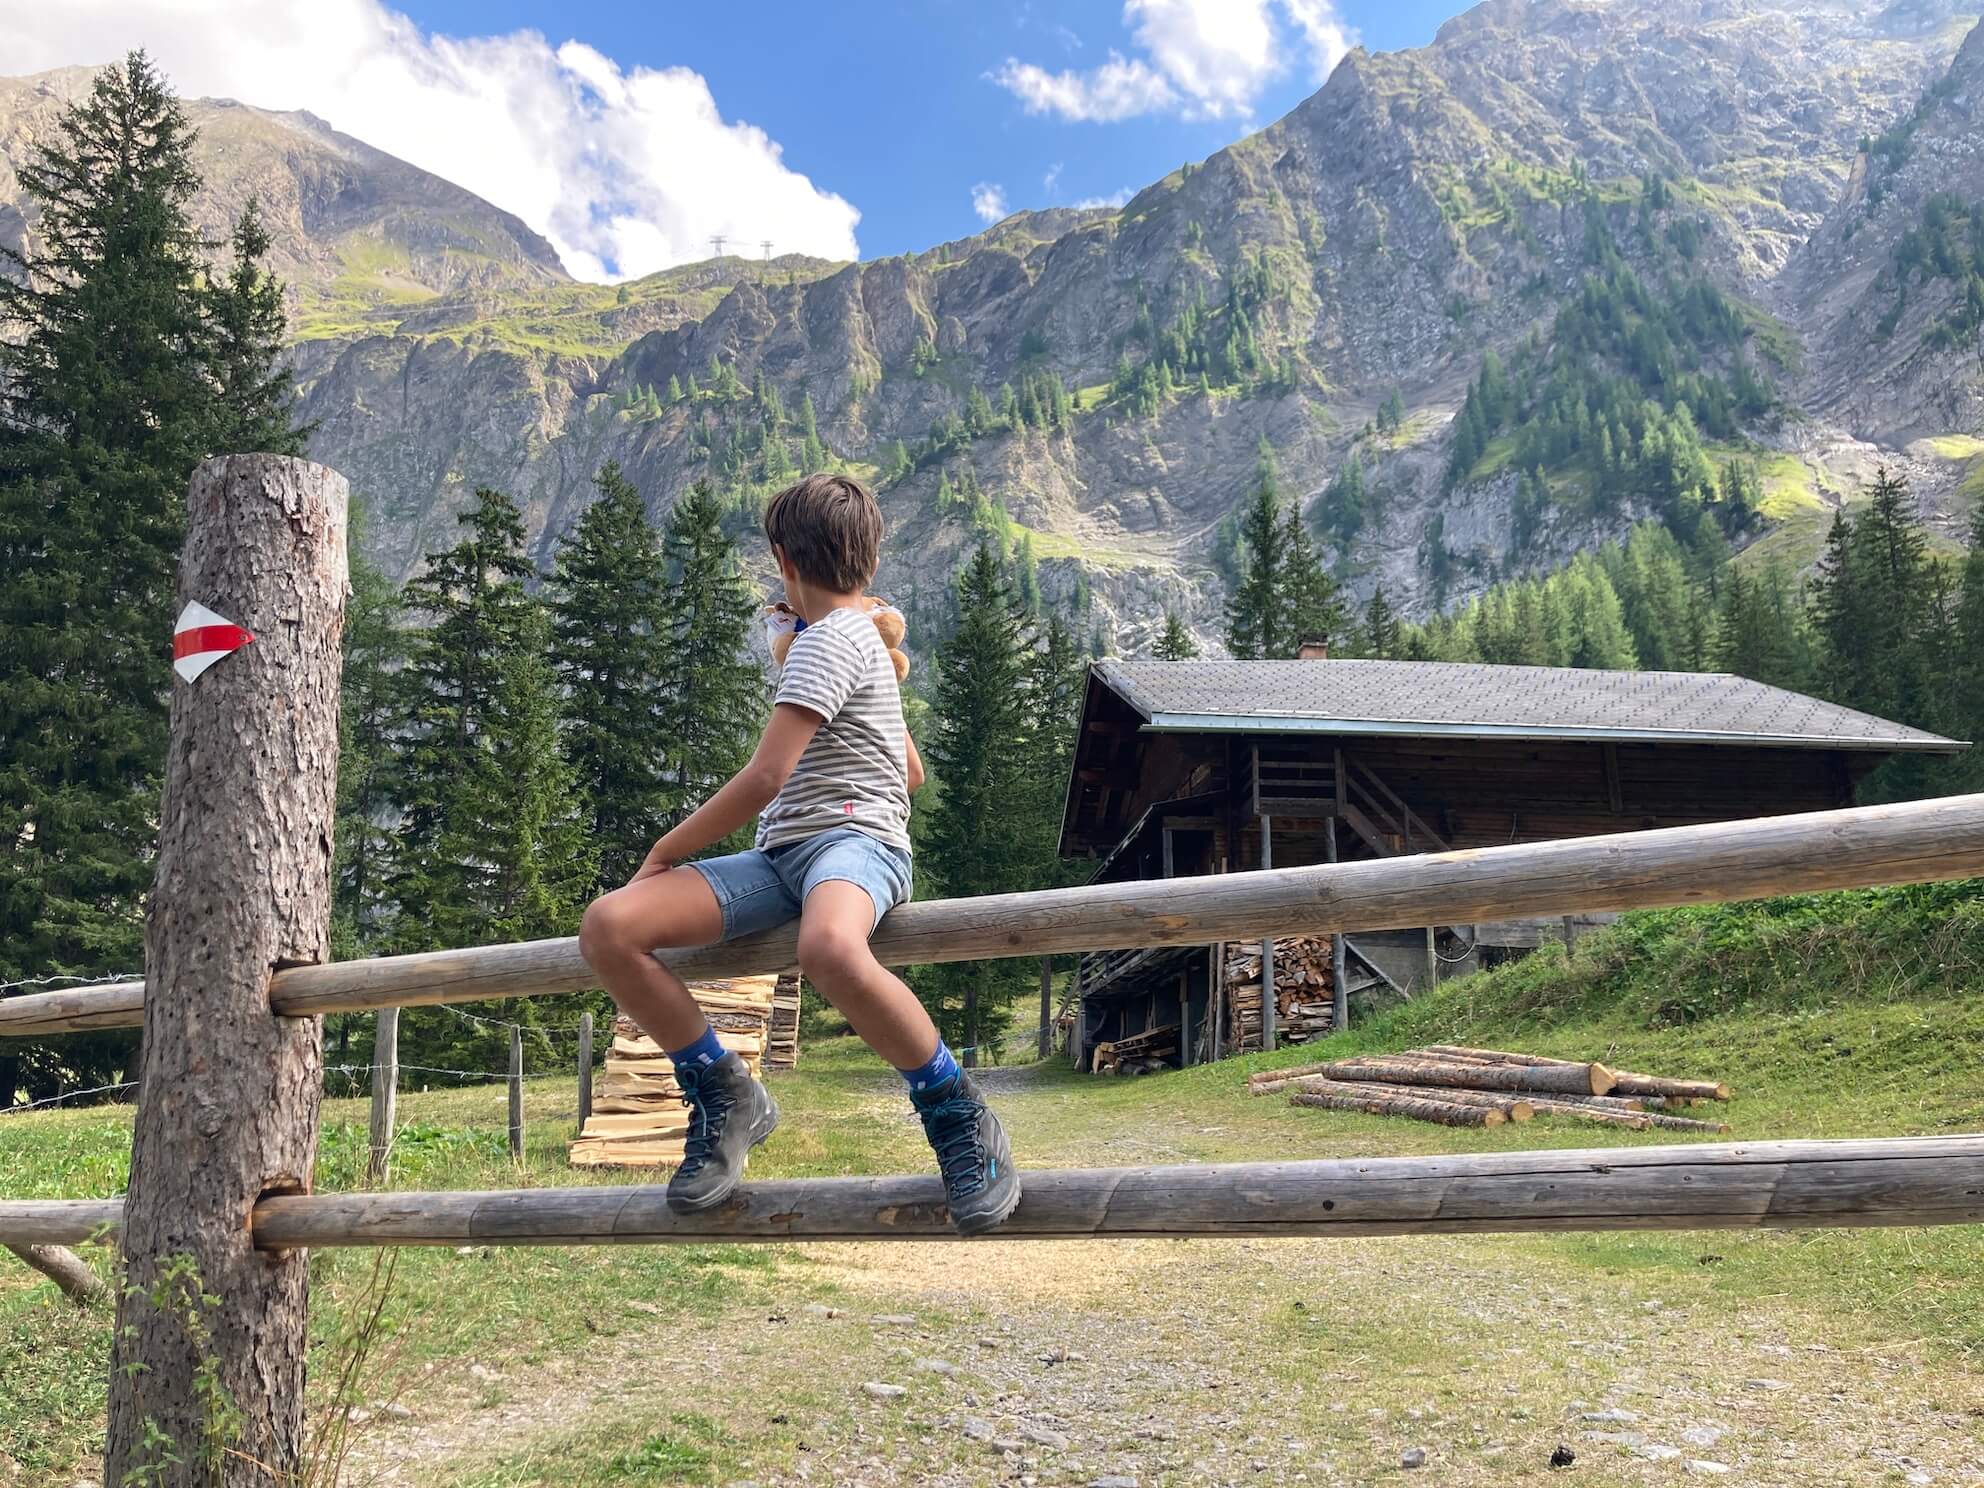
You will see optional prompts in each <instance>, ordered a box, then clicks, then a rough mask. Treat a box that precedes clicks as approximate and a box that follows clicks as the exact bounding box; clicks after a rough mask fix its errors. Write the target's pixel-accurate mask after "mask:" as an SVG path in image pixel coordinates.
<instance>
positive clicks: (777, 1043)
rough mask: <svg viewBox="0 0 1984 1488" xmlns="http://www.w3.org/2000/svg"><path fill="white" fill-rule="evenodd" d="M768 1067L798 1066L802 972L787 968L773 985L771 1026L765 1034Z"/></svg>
mask: <svg viewBox="0 0 1984 1488" xmlns="http://www.w3.org/2000/svg"><path fill="white" fill-rule="evenodd" d="M766 1040H767V1041H766V1044H765V1068H766V1069H767V1070H789V1069H797V1068H798V1067H799V973H798V972H796V971H788V972H786V973H785V974H784V975H783V976H781V977H780V978H779V979H778V984H777V985H776V986H774V987H773V988H772V1022H771V1030H770V1032H769V1033H768V1034H767V1035H766Z"/></svg>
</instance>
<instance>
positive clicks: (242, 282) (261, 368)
mask: <svg viewBox="0 0 1984 1488" xmlns="http://www.w3.org/2000/svg"><path fill="white" fill-rule="evenodd" d="M229 246H230V247H231V248H232V250H233V259H232V261H231V263H230V264H229V266H228V271H227V274H226V275H225V276H224V277H222V278H220V279H219V280H217V281H216V282H215V283H214V284H213V285H212V286H211V287H209V288H208V290H207V291H206V295H205V301H206V310H207V339H208V347H209V349H208V356H209V359H210V365H211V367H212V368H213V376H214V381H215V384H216V387H215V392H216V394H217V397H216V399H215V407H214V414H215V417H214V429H213V434H212V441H213V444H212V448H213V449H214V450H215V451H216V452H218V453H221V454H247V453H250V452H253V453H259V454H269V455H300V454H302V453H303V441H304V439H305V438H306V437H307V435H308V434H309V432H310V431H309V430H307V429H299V428H298V427H297V425H296V379H295V375H294V374H293V373H292V372H291V371H290V368H289V363H288V361H287V359H285V357H284V356H283V338H284V336H285V335H286V334H287V332H288V322H287V321H286V320H285V318H284V316H283V309H282V284H281V282H280V281H278V280H277V279H276V278H275V277H274V276H273V275H271V274H269V273H268V272H267V271H266V270H265V269H264V268H263V267H262V261H263V260H264V259H265V258H266V257H267V256H268V252H269V233H268V229H267V228H266V227H265V226H264V225H263V223H262V208H261V204H260V203H259V202H258V201H257V200H256V199H255V198H254V197H252V196H251V197H249V198H248V205H247V206H246V207H245V208H244V209H243V210H242V213H241V218H240V220H239V221H238V222H236V223H235V225H234V233H233V235H232V237H231V238H230V239H229Z"/></svg>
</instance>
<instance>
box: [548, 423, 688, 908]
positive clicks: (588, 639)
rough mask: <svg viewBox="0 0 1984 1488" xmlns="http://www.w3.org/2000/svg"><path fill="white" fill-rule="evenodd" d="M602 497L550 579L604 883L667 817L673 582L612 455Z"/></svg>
mask: <svg viewBox="0 0 1984 1488" xmlns="http://www.w3.org/2000/svg"><path fill="white" fill-rule="evenodd" d="M594 484H595V485H596V486H597V487H598V488H599V499H598V500H597V501H595V502H593V504H592V505H591V506H589V507H587V508H586V510H585V511H584V513H583V514H582V515H581V516H580V517H579V520H578V522H577V523H576V524H575V525H574V526H573V528H572V530H571V532H570V533H569V534H568V535H567V537H566V538H565V540H564V542H563V543H561V544H560V545H559V548H558V556H557V560H556V566H555V568H554V569H553V571H552V574H551V578H550V581H549V582H548V584H547V585H546V592H547V597H548V599H549V603H550V610H551V617H552V629H551V643H550V654H551V663H552V667H553V669H554V670H555V672H556V674H557V677H558V681H559V682H560V684H561V685H562V687H563V690H564V708H563V714H564V722H563V745H564V751H565V755H566V757H567V758H568V759H569V760H570V761H571V766H572V773H573V777H574V781H575V786H576V789H577V791H578V793H579V796H580V798H581V799H582V800H583V801H584V802H585V803H586V808H587V811H588V813H589V828H588V836H589V837H590V839H591V840H592V841H593V842H594V843H596V844H597V846H598V855H599V870H600V878H601V885H602V886H606V885H616V884H619V883H623V882H625V881H626V879H627V878H628V877H629V876H630V875H631V874H632V873H633V871H634V869H635V868H637V867H639V866H640V862H641V859H642V858H643V857H645V856H646V854H647V850H648V848H649V847H650V846H652V845H653V843H654V840H655V839H656V838H657V837H659V836H660V835H661V834H662V833H663V832H664V831H666V830H667V828H668V822H669V818H670V807H671V804H672V803H673V801H674V799H675V798H674V796H673V794H672V787H671V783H670V777H669V774H668V768H667V754H668V742H669V741H668V734H667V731H666V728H665V726H664V723H663V720H662V710H663V699H664V696H665V687H666V679H667V677H668V675H669V658H668V650H667V629H668V586H667V579H666V574H665V570H664V568H663V564H662V557H661V543H660V540H659V539H658V538H657V536H656V535H655V531H654V528H653V527H651V526H650V525H649V523H648V519H647V512H646V510H645V508H644V507H643V505H642V502H641V496H640V493H639V492H638V491H637V490H635V489H634V486H633V484H632V482H630V481H628V480H627V478H626V477H625V476H624V475H622V474H621V472H620V466H619V465H618V463H617V462H613V461H608V462H607V464H606V465H605V466H604V467H603V468H602V469H601V470H600V472H599V474H598V476H597V477H596V478H595V480H594Z"/></svg>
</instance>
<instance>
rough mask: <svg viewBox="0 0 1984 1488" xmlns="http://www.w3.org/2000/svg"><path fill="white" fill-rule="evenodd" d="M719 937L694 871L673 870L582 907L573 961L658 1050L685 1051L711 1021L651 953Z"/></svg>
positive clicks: (717, 913)
mask: <svg viewBox="0 0 1984 1488" xmlns="http://www.w3.org/2000/svg"><path fill="white" fill-rule="evenodd" d="M862 903H864V904H865V903H867V898H866V896H865V895H864V896H863V898H862ZM722 937H723V910H722V908H721V907H720V906H719V905H718V904H717V902H716V892H715V891H714V890H713V889H711V888H710V885H709V880H708V879H706V878H704V877H703V876H702V874H700V873H698V872H696V870H695V869H693V868H671V869H669V870H668V871H667V872H666V873H657V874H655V875H654V876H653V877H652V878H643V879H640V880H639V881H637V882H635V883H630V884H628V885H627V886H626V887H625V888H623V889H615V890H613V892H612V893H610V894H602V895H600V897H599V898H597V899H595V900H593V902H592V903H591V904H589V905H587V906H586V912H585V918H584V919H583V920H582V921H581V922H580V924H579V954H580V955H581V956H583V957H585V960H586V965H588V966H590V967H591V968H592V969H593V971H594V972H595V973H596V974H597V975H598V977H599V981H600V985H601V986H603V987H605V988H606V990H607V991H608V992H610V993H612V994H613V1000H614V1001H615V1002H616V1003H618V1004H619V1005H620V1010H621V1011H622V1012H623V1013H625V1014H626V1015H627V1016H628V1017H630V1018H632V1019H633V1020H634V1021H635V1022H636V1023H638V1024H639V1025H640V1026H641V1031H642V1032H643V1033H645V1034H647V1036H648V1037H649V1038H651V1039H653V1040H654V1041H655V1042H656V1043H657V1044H659V1045H661V1047H662V1048H663V1049H667V1050H675V1049H686V1048H687V1047H688V1046H689V1045H691V1044H693V1043H695V1042H696V1040H697V1039H699V1038H701V1037H702V1036H703V1030H704V1029H706V1028H708V1027H709V1019H708V1018H706V1017H704V1016H703V1010H702V1008H701V1007H700V1006H698V1005H697V1002H696V999H695V998H694V997H693V996H691V995H690V993H689V989H688V988H687V987H685V986H684V985H683V984H682V978H680V977H678V976H677V975H676V974H675V973H674V972H672V971H670V970H669V969H668V968H667V967H666V966H663V965H662V964H661V963H660V962H659V961H657V960H655V958H654V956H653V954H652V952H654V951H655V950H656V949H658V948H659V947H662V946H694V945H708V944H710V943H711V942H712V941H716V940H720V939H722ZM905 990H907V989H905ZM918 1011H921V1009H918ZM926 1021H927V1020H926Z"/></svg>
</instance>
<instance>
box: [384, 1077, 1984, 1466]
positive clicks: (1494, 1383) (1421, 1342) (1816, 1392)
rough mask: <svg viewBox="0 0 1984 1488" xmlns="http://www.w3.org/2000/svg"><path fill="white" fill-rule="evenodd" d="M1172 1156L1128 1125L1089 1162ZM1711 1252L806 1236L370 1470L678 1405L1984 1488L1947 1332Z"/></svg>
mask: <svg viewBox="0 0 1984 1488" xmlns="http://www.w3.org/2000/svg"><path fill="white" fill-rule="evenodd" d="M994 1073H995V1076H996V1077H997V1078H999V1079H1001V1080H1002V1081H1003V1080H1006V1079H1010V1078H1013V1076H1011V1075H1008V1074H1005V1073H1004V1072H994ZM1105 1149H1106V1150H1105ZM1164 1155H1165V1154H1164V1153H1163V1152H1162V1151H1161V1150H1141V1151H1140V1150H1138V1144H1137V1142H1136V1141H1135V1139H1134V1138H1123V1137H1121V1136H1118V1137H1116V1138H1115V1139H1113V1140H1111V1141H1108V1142H1106V1143H1102V1144H1099V1145H1098V1150H1097V1152H1096V1153H1095V1155H1094V1158H1093V1160H1094V1161H1097V1162H1104V1161H1108V1162H1126V1161H1140V1160H1151V1159H1155V1158H1159V1157H1162V1156H1164ZM1796 1243H1798V1242H1797V1241H1796V1239H1795V1238H1790V1237H1786V1236H1781V1235H1769V1234H1765V1235H1754V1236H1753V1235H1743V1236H1728V1237H1722V1238H1719V1239H1718V1240H1717V1241H1716V1245H1717V1246H1718V1247H1719V1248H1720V1249H1725V1250H1726V1249H1728V1248H1729V1247H1730V1246H1731V1245H1736V1244H1764V1245H1771V1244H1796ZM1714 1259H1715V1256H1714V1255H1713V1254H1712V1253H1711V1254H1705V1255H1704V1257H1703V1262H1704V1264H1703V1267H1702V1273H1701V1276H1699V1277H1696V1276H1692V1275H1686V1274H1683V1275H1677V1274H1676V1273H1675V1272H1674V1270H1672V1269H1671V1268H1654V1267H1647V1268H1642V1269H1639V1270H1635V1269H1633V1268H1631V1267H1611V1268H1606V1267H1599V1266H1594V1265H1591V1264H1589V1263H1587V1262H1586V1261H1584V1260H1581V1259H1579V1258H1578V1257H1577V1256H1575V1255H1573V1254H1569V1253H1567V1250H1566V1243H1565V1242H1564V1241H1562V1240H1555V1239H1546V1238H1533V1237H1509V1238H1494V1239H1480V1238H1476V1239H1466V1240H1463V1239H1437V1238H1436V1239H1397V1240H1350V1241H1338V1242H1328V1241H1312V1240H1254V1241H1226V1240H1218V1241H1214V1240H1201V1241H1191V1242H1185V1241H1151V1240H1129V1241H1111V1242H1097V1241H1082V1242H1024V1243H1022V1242H1014V1243H1011V1244H1003V1245H1002V1244H998V1243H988V1244H979V1245H974V1246H971V1247H969V1248H962V1247H957V1246H950V1245H942V1244H899V1245H829V1246H815V1247H810V1248H808V1249H807V1250H806V1251H805V1252H803V1253H801V1252H799V1251H794V1252H791V1253H789V1255H788V1257H787V1260H786V1262H785V1264H784V1267H783V1274H782V1277H781V1280H780V1282H779V1283H778V1284H777V1285H778V1287H779V1293H778V1294H779V1295H780V1296H785V1295H788V1294H789V1295H790V1297H791V1298H792V1300H790V1301H778V1302H774V1303H773V1304H771V1305H770V1306H766V1305H762V1304H753V1303H747V1302H743V1301H737V1302H734V1303H729V1304H724V1305H723V1307H722V1311H721V1312H720V1314H719V1315H717V1316H715V1317H712V1318H711V1319H709V1320H708V1321H707V1322H705V1323H704V1324H702V1325H701V1326H699V1327H697V1328H695V1329H694V1330H693V1331H689V1330H684V1329H682V1328H681V1327H679V1326H678V1325H676V1324H674V1323H664V1322H662V1321H661V1320H659V1319H656V1320H655V1321H654V1322H653V1324H652V1326H648V1325H645V1324H643V1322H642V1317H641V1309H642V1307H643V1304H642V1303H641V1302H640V1301H639V1300H634V1301H632V1302H630V1304H629V1308H630V1310H629V1311H628V1312H627V1313H626V1314H625V1317H626V1319H627V1320H628V1323H629V1326H627V1327H625V1328H624V1329H623V1330H622V1331H620V1332H619V1334H618V1335H617V1336H613V1337H602V1338H601V1339H600V1340H599V1341H598V1347H597V1348H596V1349H595V1350H594V1351H592V1352H591V1353H590V1354H589V1355H588V1356H587V1357H586V1358H584V1359H582V1360H569V1359H568V1360H554V1361H552V1362H550V1363H549V1364H547V1365H544V1366H542V1367H540V1368H536V1369H523V1368H518V1367H515V1366H510V1365H505V1366H503V1372H502V1377H500V1378H488V1377H486V1372H485V1376H484V1377H476V1375H475V1374H474V1373H473V1372H472V1369H471V1367H470V1366H471V1364H472V1362H473V1361H463V1368H462V1369H461V1370H459V1371H456V1372H454V1373H452V1374H449V1375H447V1377H445V1378H443V1377H438V1376H437V1377H436V1378H434V1379H432V1380H430V1381H429V1382H427V1383H426V1384H425V1385H423V1387H422V1388H421V1389H420V1390H419V1391H417V1392H409V1393H408V1395H407V1397H406V1398H407V1399H408V1400H409V1401H410V1402H412V1403H413V1404H414V1405H415V1409H416V1414H415V1416H414V1417H413V1418H412V1419H410V1420H394V1419H390V1418H386V1417H383V1416H382V1417H379V1418H377V1419H375V1420H373V1421H372V1422H370V1423H368V1425H367V1427H366V1430H365V1435H364V1437H363V1439H362V1441H361V1444H360V1449H359V1452H358V1454H357V1457H358V1461H357V1463H356V1470H355V1471H354V1472H352V1473H351V1474H350V1479H351V1481H352V1482H354V1483H359V1484H369V1485H373V1488H413V1485H420V1488H428V1485H441V1484H450V1483H455V1482H458V1481H465V1480H469V1479H472V1480H473V1481H474V1482H475V1483H477V1484H478V1485H482V1484H487V1485H504V1488H507V1485H510V1484H512V1483H514V1484H518V1485H522V1484H526V1483H533V1482H537V1481H540V1480H546V1481H552V1482H556V1483H560V1484H563V1483H567V1482H570V1483H574V1484H591V1483H595V1482H597V1483H602V1484H604V1483H609V1482H616V1481H621V1479H619V1478H616V1477H613V1476H610V1475H606V1474H605V1473H604V1471H603V1470H602V1473H601V1475H599V1476H587V1475H585V1474H583V1473H581V1474H579V1475H578V1476H572V1475H571V1468H570V1463H571V1461H572V1460H573V1459H574V1458H576V1457H578V1456H581V1455H586V1454H588V1453H591V1454H597V1453H598V1451H599V1447H600V1433H602V1432H604V1433H607V1434H608V1435H609V1436H610V1438H611V1441H612V1442H613V1443H616V1444H622V1445H624V1447H625V1448H629V1449H631V1448H633V1447H635V1446H637V1445H638V1444H639V1443H640V1442H641V1441H642V1440H643V1438H644V1437H645V1436H648V1435H650V1434H652V1433H653V1432H655V1431H658V1430H666V1429H667V1428H668V1426H669V1423H670V1421H671V1420H672V1419H674V1418H676V1417H679V1416H680V1415H682V1413H685V1412H688V1413H693V1415H694V1417H696V1418H700V1420H702V1421H707V1422H716V1423H720V1425H721V1427H722V1429H723V1431H724V1432H725V1433H726V1436H727V1438H728V1440H729V1443H730V1446H729V1448H728V1449H727V1450H726V1451H725V1452H723V1453H722V1454H721V1458H720V1460H719V1461H718V1463H717V1464H716V1466H715V1467H714V1469H713V1476H704V1477H696V1476H686V1477H683V1478H682V1479H680V1481H684V1482H701V1481H710V1482H714V1483H716V1484H718V1485H725V1484H730V1485H742V1484H755V1485H758V1488H792V1485H807V1488H826V1485H835V1488H840V1485H846V1488H886V1485H905V1488H906V1485H918V1488H922V1485H930V1488H967V1485H978V1484H1018V1485H1021V1488H1032V1485H1076V1488H1080V1485H1098V1484H1100V1485H1105V1488H1128V1485H1130V1484H1133V1483H1134V1484H1135V1485H1137V1488H1159V1485H1166V1488H1170V1485H1178V1488H1183V1485H1194V1488H1196V1485H1238V1484H1281V1483H1316V1484H1338V1483H1341V1484H1366V1483H1392V1482H1401V1481H1404V1482H1417V1481H1423V1482H1425V1483H1428V1484H1440V1485H1450V1484H1451V1485H1483V1488H1486V1485H1505V1484H1521V1483H1532V1482H1537V1483H1540V1482H1545V1481H1548V1482H1551V1483H1575V1484H1583V1485H1609V1484H1621V1485H1625V1484H1632V1485H1640V1484H1664V1483H1676V1482H1680V1481H1683V1480H1687V1481H1696V1480H1701V1481H1723V1482H1728V1483H1732V1484H1734V1483H1742V1484H1752V1485H1768V1488H1779V1485H1782V1488H1805V1485H1819V1484H1824V1485H1848V1484H1851V1485H1866V1484H1887V1483H1894V1484H1927V1483H1937V1484H1951V1485H1957V1484H1984V1381H1980V1380H1979V1379H1978V1378H1977V1377H1975V1376H1974V1375H1972V1374H1969V1373H1966V1372H1965V1371H1964V1370H1963V1369H1962V1368H1961V1367H1960V1366H1958V1365H1956V1364H1953V1363H1952V1362H1950V1360H1949V1359H1948V1357H1947V1356H1938V1355H1936V1354H1935V1353H1933V1352H1932V1351H1931V1350H1930V1349H1929V1348H1928V1343H1929V1341H1928V1340H1920V1339H1897V1340H1894V1341H1892V1342H1886V1343H1875V1344H1872V1345H1869V1344H1868V1343H1867V1342H1866V1340H1865V1338H1864V1336H1862V1335H1860V1334H1855V1333H1852V1332H1850V1331H1849V1330H1847V1329H1846V1327H1845V1325H1844V1324H1840V1323H1837V1322H1836V1321H1835V1320H1834V1319H1832V1318H1830V1317H1827V1316H1813V1315H1808V1314H1805V1313H1801V1312H1799V1311H1797V1310H1795V1309H1792V1308H1791V1307H1790V1306H1789V1304H1788V1303H1786V1302H1784V1301H1782V1300H1774V1299H1771V1298H1761V1299H1749V1300H1748V1301H1747V1302H1742V1303H1732V1301H1731V1299H1729V1298H1728V1297H1726V1296H1718V1295H1716V1294H1715V1293H1714V1292H1713V1291H1712V1290H1711V1288H1710V1286H1709V1285H1708V1279H1707V1278H1708V1265H1709V1264H1710V1263H1712V1262H1713V1260H1714ZM740 1279H741V1278H740ZM752 1284H753V1285H755V1286H758V1287H762V1286H763V1284H764V1279H763V1275H762V1273H757V1274H756V1275H755V1276H754V1277H753V1278H752ZM1899 1284H1905V1282H1900V1281H1898V1285H1899ZM809 1299H811V1300H809ZM648 1305H652V1304H648ZM588 1431H590V1432H591V1433H593V1434H592V1435H590V1436H585V1435H584V1433H586V1432H588ZM575 1432H577V1433H579V1434H580V1435H581V1436H583V1437H584V1441H585V1442H586V1443H589V1445H586V1446H583V1447H581V1446H579V1445H576V1444H575V1443H576V1442H577V1441H578V1440H579V1438H578V1437H575V1436H574V1433H575ZM1553 1455H1554V1456H1555V1457H1556V1458H1557V1460H1558V1462H1559V1463H1560V1464H1562V1465H1559V1466H1552V1458H1553ZM1567 1456H1568V1458H1569V1459H1570V1460H1569V1461H1568V1462H1565V1461H1564V1459H1565V1458H1566V1457H1567ZM602 1460H604V1459H602ZM555 1465H562V1467H561V1470H562V1471H564V1472H565V1473H566V1476H558V1475H556V1473H555V1472H554V1471H553V1470H552V1469H553V1466H555ZM638 1481H640V1482H661V1481H676V1480H675V1479H665V1478H647V1477H643V1478H640V1479H638Z"/></svg>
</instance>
